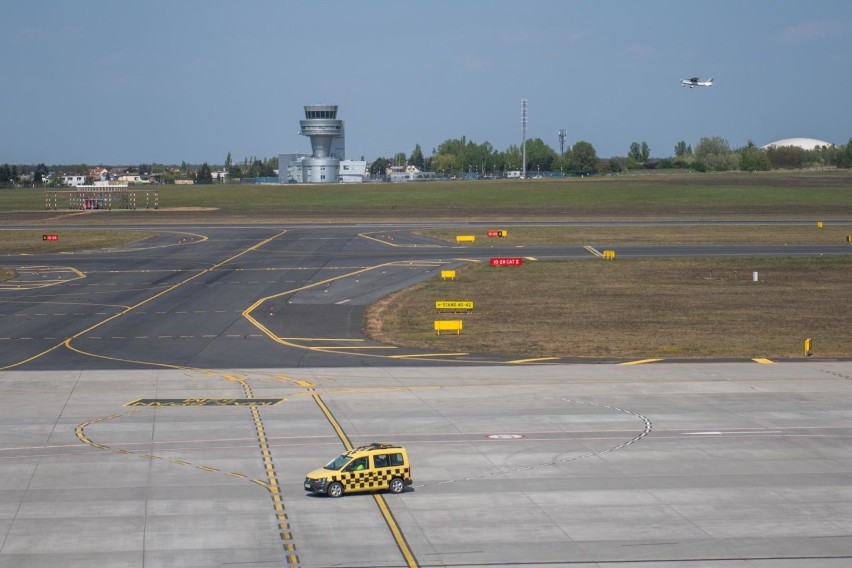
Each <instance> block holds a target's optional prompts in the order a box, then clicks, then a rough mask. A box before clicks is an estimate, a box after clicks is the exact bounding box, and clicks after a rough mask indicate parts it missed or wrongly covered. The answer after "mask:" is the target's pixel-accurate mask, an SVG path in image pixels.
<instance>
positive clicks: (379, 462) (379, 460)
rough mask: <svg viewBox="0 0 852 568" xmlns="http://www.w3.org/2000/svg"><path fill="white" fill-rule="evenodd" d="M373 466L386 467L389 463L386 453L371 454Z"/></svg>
mask: <svg viewBox="0 0 852 568" xmlns="http://www.w3.org/2000/svg"><path fill="white" fill-rule="evenodd" d="M373 463H374V464H375V467H388V466H389V465H390V463H389V461H388V455H387V454H379V455H375V456H373Z"/></svg>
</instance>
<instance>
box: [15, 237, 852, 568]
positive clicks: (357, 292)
mask: <svg viewBox="0 0 852 568" xmlns="http://www.w3.org/2000/svg"><path fill="white" fill-rule="evenodd" d="M152 230H153V231H154V232H156V233H158V234H159V236H158V237H157V238H156V239H152V240H151V241H148V242H145V243H143V244H140V245H138V246H135V247H132V248H129V249H126V250H104V251H95V252H89V253H78V254H66V255H44V256H38V257H35V256H31V257H4V258H2V260H0V265H3V266H14V267H15V268H16V269H17V270H19V271H20V272H21V274H22V277H21V278H20V279H19V280H17V281H16V282H14V283H7V286H5V287H4V288H3V289H0V568H12V567H14V568H21V567H25V568H27V567H47V566H59V565H61V566H70V567H74V566H80V567H82V566H85V567H87V568H92V567H99V566H104V567H107V566H109V567H114V566H132V567H143V566H144V567H146V568H150V567H159V566H162V567H166V566H198V567H202V566H204V567H208V566H250V567H260V566H292V567H295V566H300V567H314V566H353V567H354V566H381V567H389V566H423V567H426V566H465V567H467V566H470V567H473V566H589V567H591V566H614V567H618V566H631V567H639V568H651V567H660V566H666V567H675V568H687V567H689V568H696V567H698V566H714V567H721V568H744V567H748V568H756V567H760V568H764V567H770V566H771V567H776V566H777V567H784V568H786V567H793V566H796V567H798V566H817V567H828V568H839V567H840V566H844V567H845V566H848V565H849V563H850V559H852V475H850V473H852V449H850V448H852V444H850V443H849V441H850V436H852V426H850V424H852V422H850V418H852V413H850V410H849V408H852V363H850V362H848V361H827V360H809V361H806V362H798V363H780V364H778V363H776V364H771V362H770V364H758V363H756V362H750V361H749V362H728V363H669V364H639V365H619V364H585V365H579V364H571V365H565V364H547V365H523V366H514V365H505V364H504V363H505V360H502V359H500V358H499V357H490V356H478V355H463V356H453V355H451V354H446V356H441V357H434V356H424V354H419V353H417V352H416V351H415V350H400V349H388V346H382V345H376V344H372V343H371V342H369V341H365V340H364V338H363V337H362V336H361V334H360V325H361V317H362V315H363V310H364V308H365V307H366V306H367V305H368V304H370V303H371V302H373V301H375V300H376V299H378V298H380V297H383V296H384V295H386V294H387V293H389V292H391V291H394V290H397V289H399V288H401V287H405V286H408V285H410V284H411V283H414V282H417V281H419V280H421V279H424V278H433V277H438V273H439V271H440V270H442V269H447V268H451V267H454V266H460V265H461V264H462V263H464V262H467V261H469V260H483V259H487V258H488V256H500V255H506V256H530V257H535V258H591V257H592V253H590V252H589V250H587V249H585V248H583V247H526V248H525V249H524V250H523V251H522V252H519V251H518V249H515V248H514V247H513V248H511V249H508V248H507V249H501V248H500V247H494V248H488V249H482V248H474V247H457V246H452V245H451V246H446V245H441V244H440V243H438V242H435V241H431V240H429V239H421V238H417V237H413V236H410V235H408V234H407V230H406V228H405V227H398V226H382V227H366V226H355V225H353V226H342V225H341V226H333V225H324V226H297V227H289V228H287V227H235V226H232V227H225V226H221V227H206V228H189V229H187V228H184V229H181V230H180V231H173V230H170V229H167V228H154V229H152ZM743 251H744V249H743V248H741V247H740V248H737V247H700V248H699V247H663V248H659V247H658V248H654V247H619V255H620V256H621V257H624V256H627V255H631V256H634V255H635V256H640V255H657V254H658V255H667V256H671V255H677V254H692V255H695V254H707V255H726V254H739V253H742V252H743ZM748 254H848V248H847V247H827V246H819V247H811V246H803V247H794V248H790V247H784V248H783V249H782V250H779V249H776V248H772V247H759V248H757V249H749V250H748ZM430 355H431V354H430ZM613 363H615V362H613ZM374 441H385V442H395V443H401V444H404V445H405V446H406V447H407V448H408V451H409V455H410V456H411V459H412V464H413V474H412V477H413V480H414V486H413V488H412V490H411V491H408V492H405V493H403V494H401V495H369V494H366V495H348V496H344V497H343V498H341V499H336V500H335V499H327V498H322V497H314V496H309V495H307V494H305V492H304V490H303V489H302V480H303V477H304V474H305V473H306V472H307V471H309V470H311V469H314V468H316V467H319V466H321V465H322V464H324V463H326V462H328V461H329V460H330V459H331V458H333V457H335V456H336V455H337V454H338V453H340V452H341V451H342V450H343V449H344V447H345V445H346V444H347V443H350V444H352V445H358V444H363V443H369V442H374Z"/></svg>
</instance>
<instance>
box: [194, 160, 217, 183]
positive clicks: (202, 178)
mask: <svg viewBox="0 0 852 568" xmlns="http://www.w3.org/2000/svg"><path fill="white" fill-rule="evenodd" d="M195 183H199V184H204V185H207V184H211V183H213V174H212V173H211V171H210V166H208V165H207V162H204V163H203V164H201V168H200V169H199V170H198V172H196V174H195Z"/></svg>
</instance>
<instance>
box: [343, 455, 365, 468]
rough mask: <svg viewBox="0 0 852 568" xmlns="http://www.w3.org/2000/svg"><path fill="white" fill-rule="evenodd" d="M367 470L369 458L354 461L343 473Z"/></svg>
mask: <svg viewBox="0 0 852 568" xmlns="http://www.w3.org/2000/svg"><path fill="white" fill-rule="evenodd" d="M365 469H367V458H366V457H363V458H358V459H356V460H353V461H352V463H350V464H349V465H348V466H346V469H344V470H343V471H362V470H365Z"/></svg>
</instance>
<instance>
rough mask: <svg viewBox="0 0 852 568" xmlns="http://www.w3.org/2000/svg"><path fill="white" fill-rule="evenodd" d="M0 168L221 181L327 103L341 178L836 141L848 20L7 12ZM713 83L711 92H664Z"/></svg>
mask: <svg viewBox="0 0 852 568" xmlns="http://www.w3.org/2000/svg"><path fill="white" fill-rule="evenodd" d="M0 14H2V19H3V33H2V35H0V45H2V48H0V69H2V73H3V77H4V79H3V88H2V91H1V92H0V101H2V109H3V116H2V121H0V124H2V126H0V163H26V164H30V163H38V162H44V163H46V164H57V163H60V164H62V163H86V164H89V165H96V164H101V163H103V164H109V165H118V164H139V163H150V162H158V163H167V164H172V163H180V162H181V161H186V162H189V163H202V162H209V163H211V164H215V163H219V164H221V163H223V162H224V160H225V155H226V154H227V153H228V152H231V153H232V155H233V158H234V160H242V158H244V157H251V156H256V157H259V158H267V157H270V156H275V155H277V154H279V153H283V152H309V151H310V144H309V141H308V139H307V138H305V137H303V136H300V135H299V134H298V129H299V119H300V118H303V109H302V107H303V105H305V104H312V103H334V104H338V105H339V106H340V110H339V113H338V117H339V118H342V119H343V120H345V122H346V135H347V138H346V142H347V157H348V158H353V159H358V158H360V157H361V156H363V157H365V158H366V159H367V160H368V161H372V160H374V159H376V158H377V157H380V156H386V157H392V156H393V155H394V154H396V153H397V152H405V153H406V154H410V153H411V151H412V150H413V149H414V146H415V145H416V144H420V146H421V148H422V149H423V152H424V153H425V154H427V155H428V154H429V153H431V151H432V150H433V148H435V147H437V146H438V145H439V144H440V143H441V142H442V141H444V140H446V139H448V138H460V137H462V136H466V137H467V138H468V139H469V140H473V141H474V142H476V143H481V142H485V141H487V142H490V143H491V144H492V145H493V146H494V147H495V148H496V149H498V150H504V149H506V148H508V147H509V146H510V145H511V144H516V145H519V144H520V142H521V126H520V114H521V113H520V109H521V102H520V101H521V98H526V99H528V101H529V127H528V138H541V139H543V140H544V141H545V142H546V143H547V144H548V145H550V146H551V147H552V148H554V149H558V148H559V140H558V138H557V131H558V130H559V129H561V128H564V129H565V130H566V131H567V138H566V145H568V146H570V145H572V144H574V143H575V142H577V141H579V140H583V141H587V142H590V143H591V144H592V145H593V146H594V147H595V149H596V150H597V153H598V155H599V156H601V157H610V156H614V155H620V156H623V155H626V154H627V151H628V149H629V146H630V143H631V142H634V141H636V142H642V141H645V142H647V143H648V144H649V146H650V148H651V154H652V156H656V157H665V156H671V155H672V154H673V153H674V146H675V144H676V143H677V142H678V141H680V140H683V141H686V142H687V143H688V144H691V145H692V146H695V145H696V144H697V142H698V141H699V139H700V138H701V137H703V136H720V137H722V138H725V139H726V140H728V142H729V143H730V145H731V146H732V147H734V148H736V147H739V146H743V145H745V144H746V143H747V142H748V140H753V141H754V142H755V143H756V144H758V145H762V144H766V143H768V142H772V141H774V140H777V139H781V138H789V137H810V138H818V139H821V140H826V141H828V142H832V143H846V142H847V141H848V140H849V138H850V137H852V120H851V119H850V114H849V108H850V106H849V100H850V98H852V88H851V87H852V73H850V72H849V69H850V61H851V60H850V55H852V2H850V1H849V0H801V1H799V0H774V1H768V0H712V1H711V0H704V1H683V0H679V1H657V0H647V1H645V2H635V1H628V0H625V1H606V0H589V1H585V0H583V1H570V0H552V1H551V0H524V1H520V0H489V1H485V0H447V1H445V0H433V1H428V2H426V1H421V2H411V1H405V0H391V1H371V0H367V1H364V2H355V1H351V0H348V1H342V0H341V1H317V0H311V1H298V0H297V1H286V2H284V1H277V0H268V1H261V0H242V1H239V2H236V1H227V2H226V1H222V0H205V1H200V0H199V1H190V0H182V1H181V0H176V1H159V0H153V1H147V0H146V1H141V0H137V1H123V0H108V1H107V0H87V1H85V2H70V1H67V0H27V1H23V0H20V1H13V2H7V3H5V4H4V6H3V8H2V11H0ZM692 75H700V76H701V77H702V78H709V77H713V78H714V79H715V84H714V86H713V87H712V88H710V89H697V88H696V89H686V88H681V87H680V85H679V81H680V79H681V78H684V77H689V76H692Z"/></svg>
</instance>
